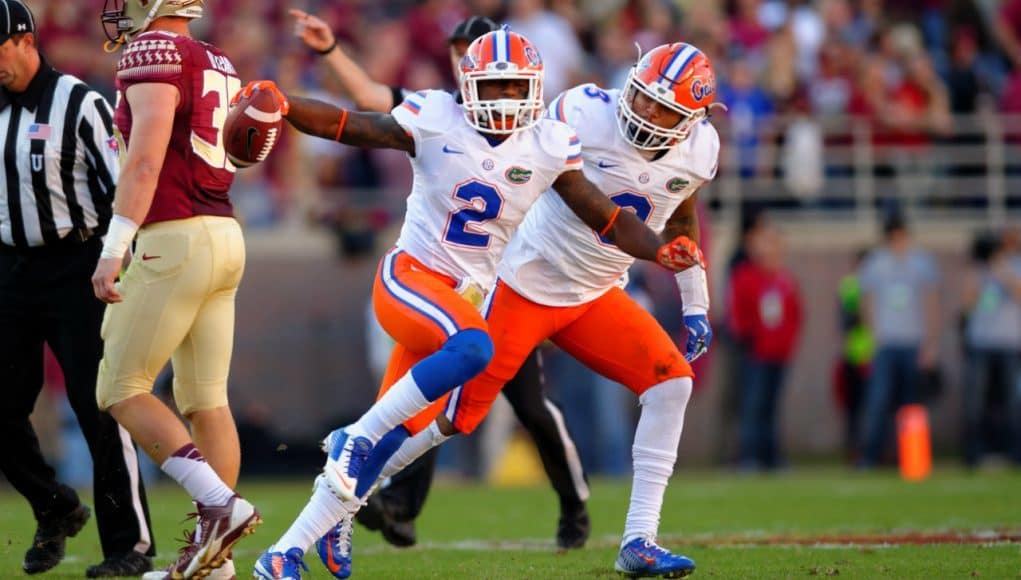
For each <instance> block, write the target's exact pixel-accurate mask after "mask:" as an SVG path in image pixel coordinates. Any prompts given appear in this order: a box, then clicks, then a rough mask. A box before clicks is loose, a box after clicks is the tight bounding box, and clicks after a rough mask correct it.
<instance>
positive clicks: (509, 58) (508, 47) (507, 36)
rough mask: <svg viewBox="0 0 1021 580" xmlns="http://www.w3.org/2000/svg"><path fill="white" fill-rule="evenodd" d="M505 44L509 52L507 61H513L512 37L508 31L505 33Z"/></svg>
mask: <svg viewBox="0 0 1021 580" xmlns="http://www.w3.org/2000/svg"><path fill="white" fill-rule="evenodd" d="M503 42H504V47H505V50H506V51H507V60H511V36H510V35H509V34H507V32H506V31H504V32H503Z"/></svg>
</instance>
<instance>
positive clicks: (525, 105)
mask: <svg viewBox="0 0 1021 580" xmlns="http://www.w3.org/2000/svg"><path fill="white" fill-rule="evenodd" d="M542 74H543V68H542V61H541V59H540V57H539V53H538V51H536V49H535V47H534V46H533V45H532V44H531V43H530V42H529V41H528V40H527V39H525V38H524V37H523V36H521V35H519V34H516V33H514V32H511V31H509V30H499V31H496V32H491V33H489V34H486V35H484V36H482V37H480V38H478V39H477V40H475V41H474V42H473V43H472V44H471V45H470V46H469V48H468V51H467V53H466V54H465V56H464V58H463V59H462V61H461V75H460V87H461V97H462V102H461V103H458V102H457V101H456V100H455V98H454V97H453V96H452V95H450V94H448V93H445V92H441V91H426V92H421V93H415V94H413V95H411V96H409V97H408V98H407V99H405V100H404V102H403V103H402V104H401V105H400V106H398V107H396V108H395V109H394V111H393V113H391V114H390V115H382V114H378V113H355V112H349V111H346V110H341V109H337V108H335V107H333V106H330V105H326V104H324V103H319V102H316V101H312V100H308V99H294V100H293V102H291V103H290V105H289V106H288V105H286V104H285V105H284V108H285V110H287V111H288V112H287V113H286V117H287V120H288V122H290V123H291V124H292V125H293V126H295V127H296V128H298V129H299V130H301V131H302V132H305V133H309V134H311V135H316V136H320V137H326V138H331V139H335V140H338V141H340V142H342V143H347V144H351V145H358V146H363V147H387V148H394V149H399V150H402V151H405V152H407V153H408V155H409V156H410V157H411V162H412V167H413V169H414V185H413V188H412V193H411V195H410V196H409V197H408V210H407V215H406V218H405V221H404V226H403V228H402V230H401V235H400V238H399V239H398V241H397V244H396V246H395V247H394V248H393V249H392V250H391V251H390V252H388V253H387V254H386V255H385V256H384V258H383V260H382V262H381V264H380V267H379V271H378V274H377V276H376V280H375V284H374V288H373V303H374V308H375V311H376V316H377V318H378V319H379V321H380V323H381V324H382V326H383V328H384V329H386V331H387V332H388V333H389V334H390V335H391V336H392V337H393V338H394V339H395V341H396V342H397V346H396V347H395V349H394V354H393V356H392V358H391V362H390V367H389V368H388V370H387V376H386V377H385V378H384V381H383V382H384V384H383V388H384V389H386V393H385V394H384V395H383V396H382V397H381V398H380V399H379V400H378V401H377V402H376V404H375V405H373V406H372V408H370V409H369V411H367V412H366V413H365V414H364V415H363V416H362V417H361V418H360V419H359V420H358V421H356V422H355V423H353V424H351V425H348V426H347V427H344V428H341V429H337V430H336V431H333V432H332V433H330V435H328V436H327V438H326V440H325V441H324V449H325V450H326V451H327V454H328V456H327V461H326V466H325V469H324V474H323V477H322V478H321V479H317V486H316V491H315V493H314V494H313V497H312V500H311V501H310V502H309V504H308V505H306V507H305V509H304V510H303V512H302V514H301V515H300V516H299V517H298V519H297V520H296V521H295V522H294V524H293V525H292V526H291V528H290V529H289V530H288V531H287V532H286V533H285V534H284V536H283V537H281V538H280V540H279V541H278V542H277V543H276V544H275V545H274V546H273V547H271V548H270V549H269V550H268V551H267V552H266V553H264V554H263V555H262V557H260V558H259V560H258V562H257V563H256V570H255V573H256V576H258V577H263V578H295V577H298V575H299V574H300V567H301V566H303V565H304V564H303V562H302V557H303V555H304V550H305V549H306V548H307V547H308V546H310V545H311V544H312V543H313V542H315V541H316V540H318V539H319V538H320V537H321V536H322V535H323V534H324V533H325V532H327V531H328V530H329V529H330V528H331V527H333V526H334V524H336V523H337V522H338V521H341V520H342V519H343V518H344V516H345V514H347V513H353V512H351V511H350V510H346V509H345V506H344V503H343V502H345V501H346V502H347V503H358V502H360V499H358V498H361V497H364V496H365V495H366V494H367V493H368V492H369V488H370V487H371V486H372V485H373V484H375V482H376V480H377V476H378V475H379V473H380V471H381V470H382V469H383V467H384V465H385V464H386V463H387V462H388V461H389V460H390V459H391V455H392V454H393V453H394V452H395V451H396V450H397V449H398V447H401V445H402V444H403V443H404V442H405V441H406V440H407V439H408V437H409V435H412V434H416V433H419V432H421V431H422V430H423V429H424V428H426V427H429V426H430V423H431V422H432V418H433V417H435V416H437V415H438V414H440V413H441V412H442V410H443V407H444V406H445V404H446V398H447V395H448V393H449V392H450V391H451V390H452V389H454V388H455V387H456V386H458V385H461V384H464V383H465V382H467V381H468V380H469V379H471V378H472V377H474V376H475V375H477V374H478V373H479V372H481V371H482V370H483V369H484V368H485V367H486V365H487V364H488V363H489V361H490V359H491V358H492V354H493V342H492V340H491V339H490V338H489V335H488V332H487V324H486V322H485V320H484V319H483V317H482V315H481V314H480V312H479V310H477V308H478V305H479V303H480V302H481V301H482V300H481V299H483V298H484V297H485V295H486V292H485V289H487V288H491V287H492V286H493V283H494V281H495V274H496V262H497V261H498V260H499V258H500V256H501V254H502V253H503V250H504V248H505V247H506V245H507V242H508V241H509V240H510V237H511V235H512V234H513V232H514V230H515V229H517V226H518V225H519V224H520V223H521V221H522V220H523V219H524V217H525V213H526V211H527V210H528V209H529V207H531V205H532V204H533V203H534V202H535V200H536V199H537V198H538V197H539V196H540V195H541V194H542V193H543V192H545V191H546V190H548V189H552V190H553V191H552V192H551V193H549V194H547V195H549V196H556V197H557V198H558V199H561V200H563V202H564V203H565V204H566V207H568V208H570V211H572V212H574V213H575V214H577V216H578V217H579V219H580V220H581V221H582V222H583V223H584V224H586V225H587V226H588V227H589V228H591V229H593V230H595V232H598V235H600V236H603V237H605V238H606V239H607V240H609V241H611V242H613V243H616V244H617V245H618V247H620V248H621V249H622V250H623V251H625V252H627V253H628V254H630V255H633V256H635V257H637V258H641V259H646V260H650V261H656V262H658V263H659V264H661V265H663V266H665V267H667V268H670V269H672V270H676V271H679V270H683V269H685V268H689V267H691V266H692V265H694V264H696V263H698V261H699V260H700V255H699V251H698V248H697V246H695V244H694V243H693V242H691V240H689V239H688V238H686V237H683V236H682V237H679V238H677V239H675V240H673V241H671V242H668V243H666V244H664V243H663V241H662V240H661V239H660V237H659V235H658V234H656V233H655V232H654V231H653V230H651V229H649V227H648V226H646V225H645V223H644V222H643V221H642V219H640V218H639V217H637V216H636V215H634V214H633V213H631V212H628V211H622V208H621V206H620V205H617V204H614V203H613V202H612V201H611V200H609V199H608V198H607V197H606V196H605V195H603V194H602V193H601V192H600V191H599V190H598V189H597V188H596V187H595V186H594V185H593V184H592V183H591V182H590V181H588V179H586V178H585V176H584V174H583V173H582V172H581V169H582V165H583V164H582V158H581V145H580V142H579V140H578V137H577V135H576V133H575V132H574V130H572V129H571V128H569V127H568V126H567V125H565V124H563V123H561V122H559V121H556V120H554V119H551V118H548V117H544V116H543V111H544V108H545V106H544V104H543V99H542V80H543V78H542ZM257 89H261V90H273V91H276V90H277V89H276V87H275V86H274V85H273V84H272V83H271V82H268V81H256V82H253V83H250V84H249V85H248V86H247V87H246V88H245V91H243V93H242V94H250V93H251V91H252V90H257ZM279 98H280V100H281V101H282V102H284V103H286V99H285V98H284V97H283V95H280V96H279ZM594 235H595V234H594ZM482 308H483V311H484V310H485V309H486V307H485V306H483V307H482ZM532 346H533V347H534V346H535V345H532ZM531 350H532V349H531V348H530V349H529V352H531ZM526 354H527V353H526ZM515 370H517V369H515ZM427 408H428V409H429V412H427V413H421V412H422V411H424V410H426V409H427ZM420 413H421V414H420ZM427 434H428V432H427ZM430 446H432V445H430ZM424 450H425V449H423V451H424ZM418 455H421V453H416V454H415V456H416V457H417V456H418ZM394 459H396V460H397V461H402V459H401V458H394ZM403 465H407V463H403ZM403 465H402V466H403ZM324 482H325V485H324V484H323V483H324ZM331 495H335V496H336V497H331ZM347 556H348V557H350V552H349V551H348V552H347ZM349 571H350V569H349V568H348V572H349Z"/></svg>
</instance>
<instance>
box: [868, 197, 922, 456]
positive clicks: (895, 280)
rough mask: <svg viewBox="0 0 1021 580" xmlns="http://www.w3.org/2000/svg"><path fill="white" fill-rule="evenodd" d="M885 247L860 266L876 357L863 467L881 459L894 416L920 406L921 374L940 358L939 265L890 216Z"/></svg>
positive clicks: (870, 384) (899, 220) (901, 222)
mask: <svg viewBox="0 0 1021 580" xmlns="http://www.w3.org/2000/svg"><path fill="white" fill-rule="evenodd" d="M883 233H884V241H883V245H882V246H881V247H879V248H878V249H876V250H874V251H873V252H872V253H871V254H869V256H868V257H867V258H866V259H865V263H864V264H863V265H862V269H861V273H860V276H859V277H860V280H861V289H862V313H863V314H864V320H865V323H866V325H867V326H868V328H869V330H870V331H871V332H872V334H873V336H875V340H876V354H875V357H874V358H873V363H872V374H871V376H870V378H869V382H868V385H867V386H866V391H865V400H864V408H863V410H862V412H863V415H862V424H861V427H860V433H861V437H862V441H861V449H862V457H861V460H860V462H859V465H860V466H861V467H866V468H867V467H873V466H875V465H876V464H878V463H879V462H880V460H881V459H882V455H883V451H884V448H885V445H886V442H887V435H888V433H889V426H890V423H891V422H892V421H891V420H892V411H893V410H894V409H895V408H896V407H898V406H900V405H903V404H910V403H917V402H918V401H919V395H918V386H919V377H920V373H921V372H922V371H927V370H930V369H933V368H935V366H936V363H937V356H938V354H939V351H938V347H939V342H938V341H939V296H938V292H937V282H938V272H937V269H936V263H935V261H934V260H933V259H932V256H930V255H929V254H928V252H926V251H924V250H922V249H921V248H917V247H915V245H914V244H913V242H912V239H911V235H910V233H909V231H908V228H907V224H906V223H905V221H904V219H903V218H902V217H901V216H900V215H897V214H894V215H891V216H890V217H889V218H888V219H887V221H886V223H885V224H884V226H883Z"/></svg>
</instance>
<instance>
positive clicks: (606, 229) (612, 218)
mask: <svg viewBox="0 0 1021 580" xmlns="http://www.w3.org/2000/svg"><path fill="white" fill-rule="evenodd" d="M619 215H620V206H619V205H618V206H617V209H615V210H613V215H611V216H610V221H608V222H606V225H605V226H603V231H601V232H599V235H600V236H605V235H606V233H607V232H609V231H610V228H612V227H613V222H615V221H617V216H619Z"/></svg>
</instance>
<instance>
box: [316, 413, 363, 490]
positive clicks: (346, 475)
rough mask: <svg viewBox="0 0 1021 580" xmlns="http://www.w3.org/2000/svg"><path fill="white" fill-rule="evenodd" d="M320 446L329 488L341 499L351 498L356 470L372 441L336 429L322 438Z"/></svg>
mask: <svg viewBox="0 0 1021 580" xmlns="http://www.w3.org/2000/svg"><path fill="white" fill-rule="evenodd" d="M322 448H323V451H325V452H326V454H327V457H326V466H325V467H323V473H324V474H325V475H326V483H327V484H328V485H329V486H330V490H332V491H333V493H334V495H336V496H337V497H339V498H340V499H341V500H343V501H347V500H349V499H353V498H354V496H355V488H356V487H357V486H358V472H360V471H361V470H362V464H364V463H365V460H366V459H367V458H368V457H369V453H371V452H372V442H371V441H369V440H368V439H367V438H365V437H350V436H349V435H348V434H347V431H345V430H344V429H337V430H335V431H332V432H330V434H329V435H327V436H326V439H323V443H322Z"/></svg>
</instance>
